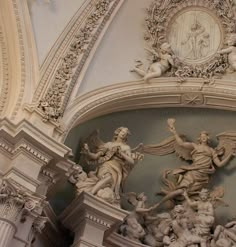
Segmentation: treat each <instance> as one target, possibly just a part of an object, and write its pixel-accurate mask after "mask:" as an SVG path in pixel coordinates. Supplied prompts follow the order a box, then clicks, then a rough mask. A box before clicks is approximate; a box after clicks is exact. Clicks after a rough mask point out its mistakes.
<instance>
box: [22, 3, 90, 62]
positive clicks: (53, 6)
mask: <svg viewBox="0 0 236 247" xmlns="http://www.w3.org/2000/svg"><path fill="white" fill-rule="evenodd" d="M27 2H28V6H29V11H30V16H31V20H32V26H33V31H34V35H35V42H36V45H37V51H38V59H39V64H40V65H41V64H42V63H43V61H44V59H45V58H46V56H47V54H48V53H49V51H50V49H51V48H52V46H53V45H54V43H55V42H56V40H57V38H58V37H59V36H60V34H61V33H62V31H63V29H64V28H65V27H66V25H67V24H68V22H69V21H70V20H71V18H72V17H73V15H74V14H75V13H76V11H77V10H78V9H79V8H80V7H81V6H82V5H83V3H84V2H86V0H69V1H68V0H27Z"/></svg>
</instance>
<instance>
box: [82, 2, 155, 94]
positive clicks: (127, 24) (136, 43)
mask: <svg viewBox="0 0 236 247" xmlns="http://www.w3.org/2000/svg"><path fill="white" fill-rule="evenodd" d="M151 2H152V1H151V0H145V1H140V0H126V1H125V2H124V4H123V6H122V7H121V9H120V10H119V12H118V13H117V15H116V17H115V19H114V20H113V22H112V23H111V25H110V27H109V28H108V30H107V32H106V34H105V36H104V37H103V40H102V42H101V44H100V46H99V47H98V49H97V51H96V53H95V55H94V57H93V60H92V62H91V63H90V65H89V68H88V70H87V73H86V75H85V77H84V79H83V81H82V84H81V86H80V88H79V90H78V93H77V94H78V96H79V95H81V94H84V93H86V92H89V91H91V90H93V89H97V88H99V87H103V86H107V85H110V84H112V83H117V82H123V81H129V80H134V79H135V78H139V77H137V76H136V75H135V74H134V73H131V72H130V71H129V70H130V69H131V68H132V66H133V65H134V60H135V59H142V58H145V55H146V52H145V50H144V49H143V48H144V46H145V41H144V38H143V36H144V25H145V17H146V8H147V7H149V5H150V3H151Z"/></svg>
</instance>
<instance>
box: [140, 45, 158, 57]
mask: <svg viewBox="0 0 236 247" xmlns="http://www.w3.org/2000/svg"><path fill="white" fill-rule="evenodd" d="M144 49H145V50H146V51H148V52H149V53H151V54H152V55H154V56H156V57H157V58H158V57H160V55H159V53H158V52H157V51H155V50H154V49H153V48H149V47H144Z"/></svg>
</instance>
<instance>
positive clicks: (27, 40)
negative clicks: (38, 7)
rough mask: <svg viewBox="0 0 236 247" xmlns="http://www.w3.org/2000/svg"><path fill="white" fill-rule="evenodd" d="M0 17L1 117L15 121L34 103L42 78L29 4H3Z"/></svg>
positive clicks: (13, 0)
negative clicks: (39, 76) (35, 90)
mask: <svg viewBox="0 0 236 247" xmlns="http://www.w3.org/2000/svg"><path fill="white" fill-rule="evenodd" d="M0 16H1V19H0V44H1V45H0V46H1V49H2V52H1V56H2V58H1V60H2V61H1V62H2V70H3V71H2V74H3V76H2V78H1V80H2V86H1V99H0V113H1V114H2V116H7V117H9V118H10V119H12V120H14V119H15V118H16V117H17V115H18V113H19V112H20V110H21V109H22V108H21V106H22V105H23V104H24V103H26V102H27V103H29V102H30V101H31V95H32V94H33V91H34V87H35V84H36V81H37V76H38V63H37V54H36V48H35V42H34V37H33V33H32V29H31V20H30V16H29V11H28V6H27V2H26V1H19V0H9V1H8V0H3V1H1V8H0Z"/></svg>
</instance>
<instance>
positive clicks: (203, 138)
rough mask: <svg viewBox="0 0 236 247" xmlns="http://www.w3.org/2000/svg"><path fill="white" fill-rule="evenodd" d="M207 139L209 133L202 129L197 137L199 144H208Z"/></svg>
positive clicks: (208, 138)
mask: <svg viewBox="0 0 236 247" xmlns="http://www.w3.org/2000/svg"><path fill="white" fill-rule="evenodd" d="M209 140H210V137H209V134H208V132H207V131H202V132H200V135H199V137H198V142H199V143H200V144H202V143H203V144H208V143H209Z"/></svg>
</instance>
